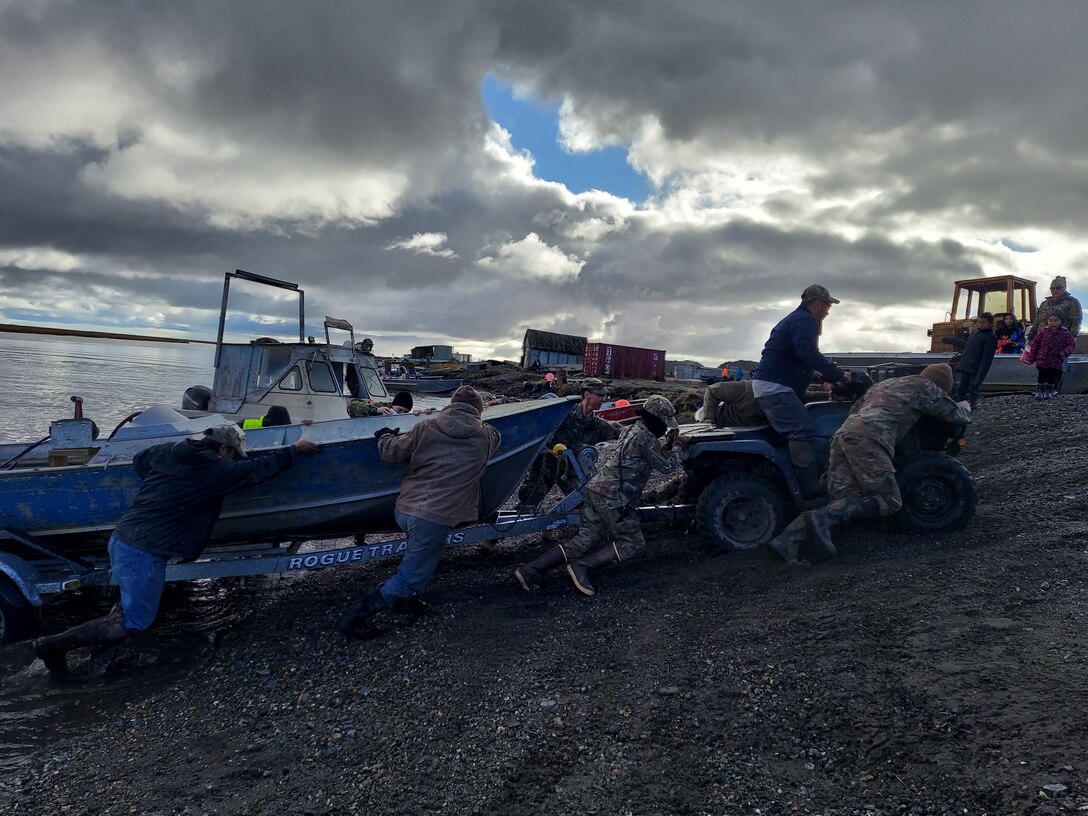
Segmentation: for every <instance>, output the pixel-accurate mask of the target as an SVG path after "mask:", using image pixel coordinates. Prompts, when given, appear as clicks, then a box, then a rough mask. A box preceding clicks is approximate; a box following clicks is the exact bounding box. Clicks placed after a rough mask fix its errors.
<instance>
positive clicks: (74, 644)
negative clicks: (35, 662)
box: [34, 609, 128, 674]
mask: <svg viewBox="0 0 1088 816" xmlns="http://www.w3.org/2000/svg"><path fill="white" fill-rule="evenodd" d="M127 636H128V632H126V631H125V629H124V627H123V626H122V625H121V610H120V609H115V610H114V611H111V612H110V613H109V614H108V615H105V616H104V617H101V618H95V619H94V620H91V621H87V622H86V623H81V624H80V625H79V626H73V627H72V628H71V629H67V630H65V631H64V632H61V633H60V634H58V635H50V636H49V637H43V638H38V639H37V640H36V641H34V654H36V655H37V656H38V657H39V658H41V661H42V663H44V664H45V667H46V668H47V669H49V671H51V672H53V673H54V674H63V673H65V672H67V671H68V652H70V651H72V649H78V648H80V647H81V646H99V645H107V644H109V645H116V644H117V643H120V642H121V641H122V640H124V639H125V638H126V637H127Z"/></svg>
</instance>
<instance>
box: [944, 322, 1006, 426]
mask: <svg viewBox="0 0 1088 816" xmlns="http://www.w3.org/2000/svg"><path fill="white" fill-rule="evenodd" d="M993 323H994V316H993V315H992V314H990V313H989V312H983V313H982V314H980V315H979V316H978V331H976V332H975V333H974V334H972V335H971V336H970V337H969V338H967V344H966V345H965V346H964V348H963V353H962V354H961V355H960V365H959V371H957V372H956V387H955V388H954V389H953V390H952V399H953V400H954V401H955V402H961V401H963V400H968V401H969V402H970V403H971V407H972V408H974V407H975V404H976V403H977V402H978V395H979V393H981V391H982V383H983V381H984V380H985V379H986V374H987V373H989V371H990V365H991V364H992V363H993V361H994V351H995V350H996V349H997V335H995V334H994V331H993Z"/></svg>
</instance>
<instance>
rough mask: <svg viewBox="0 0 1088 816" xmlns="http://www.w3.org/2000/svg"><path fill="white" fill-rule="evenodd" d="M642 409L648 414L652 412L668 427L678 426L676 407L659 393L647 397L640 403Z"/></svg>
mask: <svg viewBox="0 0 1088 816" xmlns="http://www.w3.org/2000/svg"><path fill="white" fill-rule="evenodd" d="M642 410H643V411H645V412H646V413H648V414H653V415H654V416H655V417H657V418H658V419H660V420H662V421H663V422H664V423H665V425H666V426H667V427H669V428H679V427H680V426H679V425H678V424H677V422H676V409H675V408H673V407H672V403H671V402H669V401H668V400H667V399H665V398H664V397H663V396H661V395H660V394H654V395H653V396H652V397H647V398H646V402H644V403H642Z"/></svg>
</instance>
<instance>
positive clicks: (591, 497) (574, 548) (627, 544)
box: [563, 491, 646, 561]
mask: <svg viewBox="0 0 1088 816" xmlns="http://www.w3.org/2000/svg"><path fill="white" fill-rule="evenodd" d="M620 513H621V511H620V508H618V507H606V506H605V500H604V499H602V498H601V497H600V496H598V495H597V494H596V493H591V492H588V491H587V492H586V501H585V504H583V505H582V526H581V527H580V528H579V529H578V535H577V536H575V537H574V538H573V539H572V540H571V542H570V543H569V544H564V545H563V549H564V550H565V551H566V553H567V559H568V560H573V559H575V558H579V557H581V556H583V555H585V554H586V553H588V552H590V551H592V550H596V549H599V548H601V547H605V546H607V545H609V544H613V543H614V544H615V545H616V555H618V556H619V557H620V560H621V561H626V560H627V559H628V558H630V557H631V556H632V555H634V554H635V553H637V552H638V551H639V550H641V549H642V547H643V545H644V544H645V543H646V539H644V538H643V537H642V528H641V527H640V526H639V523H638V514H637V513H635V512H634V511H632V512H631V513H630V514H629V515H628V516H627V517H626V518H624V519H621V518H620Z"/></svg>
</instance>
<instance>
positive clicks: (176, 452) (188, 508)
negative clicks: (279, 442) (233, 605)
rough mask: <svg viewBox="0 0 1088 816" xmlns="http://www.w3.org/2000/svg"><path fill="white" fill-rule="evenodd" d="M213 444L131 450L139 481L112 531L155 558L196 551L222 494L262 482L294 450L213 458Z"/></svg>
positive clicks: (285, 465)
mask: <svg viewBox="0 0 1088 816" xmlns="http://www.w3.org/2000/svg"><path fill="white" fill-rule="evenodd" d="M218 451H219V446H218V445H215V444H214V443H212V442H210V441H206V440H203V439H186V440H184V441H182V442H167V443H164V444H162V445H155V446H154V447H151V448H147V449H146V450H142V451H140V452H139V453H138V454H136V457H135V458H134V459H133V460H132V464H133V467H135V468H136V473H137V474H139V476H140V478H141V479H143V480H144V483H143V484H142V485H140V489H139V491H138V492H137V493H136V498H135V499H134V500H133V502H132V506H131V507H129V509H128V510H126V511H125V514H124V515H123V516H121V521H120V522H119V523H118V525H117V529H116V530H114V535H115V536H117V538H119V539H120V540H121V541H123V542H125V543H126V544H128V545H129V546H130V547H134V548H135V549H137V550H143V551H144V552H148V553H151V554H152V555H157V556H159V557H160V558H167V559H169V558H181V559H183V560H192V559H193V558H196V557H197V556H198V555H200V553H201V551H202V550H203V549H204V545H205V544H206V543H207V541H208V536H209V535H210V534H211V531H212V527H213V526H214V525H215V522H216V520H217V519H218V518H219V512H220V510H222V508H223V497H224V496H225V495H227V494H228V493H234V492H235V491H238V490H242V489H243V488H246V487H251V486H252V485H257V484H260V483H261V482H265V481H268V480H269V479H271V478H272V477H273V476H276V475H277V474H279V473H282V472H283V471H285V470H287V469H288V468H289V467H291V465H292V464H294V461H295V450H294V448H290V447H287V448H277V449H276V450H273V451H270V452H269V453H263V454H261V455H260V456H254V457H252V458H248V459H237V460H235V461H233V462H228V461H227V460H225V459H221V458H219V452H218Z"/></svg>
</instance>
